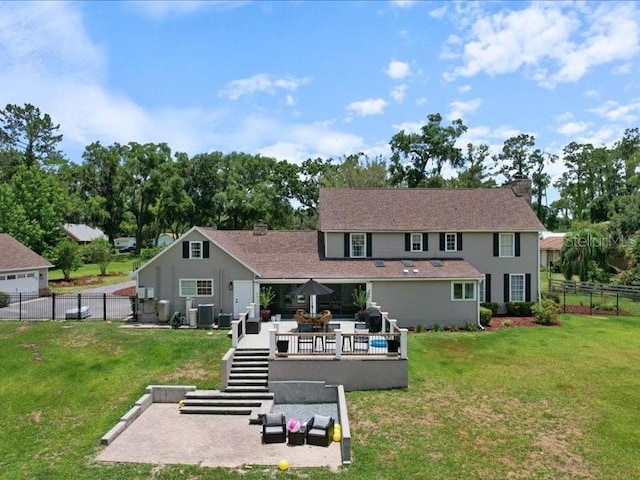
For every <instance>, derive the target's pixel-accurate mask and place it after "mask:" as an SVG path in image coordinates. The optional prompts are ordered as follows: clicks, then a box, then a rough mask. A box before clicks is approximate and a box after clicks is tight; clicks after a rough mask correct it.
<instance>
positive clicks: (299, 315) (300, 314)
mask: <svg viewBox="0 0 640 480" xmlns="http://www.w3.org/2000/svg"><path fill="white" fill-rule="evenodd" d="M293 318H294V319H295V321H296V322H298V325H300V324H302V323H309V324H313V321H312V320H311V318H310V317H309V315H307V312H305V311H304V310H303V309H302V308H299V309H298V310H296V313H295V314H294V315H293Z"/></svg>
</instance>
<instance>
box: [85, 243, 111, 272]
mask: <svg viewBox="0 0 640 480" xmlns="http://www.w3.org/2000/svg"><path fill="white" fill-rule="evenodd" d="M86 249H87V256H88V257H89V259H90V261H91V262H92V263H95V264H97V265H98V266H99V267H100V275H106V274H107V267H108V266H109V263H111V260H112V259H113V246H112V245H111V243H109V241H107V240H105V239H104V238H96V239H94V240H92V241H91V242H90V243H89V244H88V245H87V246H86Z"/></svg>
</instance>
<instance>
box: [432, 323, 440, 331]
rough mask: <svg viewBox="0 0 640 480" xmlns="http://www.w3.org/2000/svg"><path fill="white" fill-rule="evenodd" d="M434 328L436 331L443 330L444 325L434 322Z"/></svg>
mask: <svg viewBox="0 0 640 480" xmlns="http://www.w3.org/2000/svg"><path fill="white" fill-rule="evenodd" d="M432 330H433V331H434V332H439V331H441V330H442V325H440V324H439V323H438V322H436V323H434V324H433V328H432Z"/></svg>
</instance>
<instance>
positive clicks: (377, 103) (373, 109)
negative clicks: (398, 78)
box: [347, 98, 387, 117]
mask: <svg viewBox="0 0 640 480" xmlns="http://www.w3.org/2000/svg"><path fill="white" fill-rule="evenodd" d="M386 106H387V101H386V100H383V99H382V98H369V99H367V100H360V101H357V102H351V103H350V104H349V105H347V110H349V111H350V112H353V113H355V114H356V115H359V116H361V117H367V116H369V115H381V114H382V113H384V109H385V107H386Z"/></svg>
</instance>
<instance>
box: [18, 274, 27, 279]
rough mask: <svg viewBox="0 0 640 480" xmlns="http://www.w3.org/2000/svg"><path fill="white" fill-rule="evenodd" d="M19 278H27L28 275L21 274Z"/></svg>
mask: <svg viewBox="0 0 640 480" xmlns="http://www.w3.org/2000/svg"><path fill="white" fill-rule="evenodd" d="M18 278H27V274H26V273H19V274H18Z"/></svg>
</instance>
